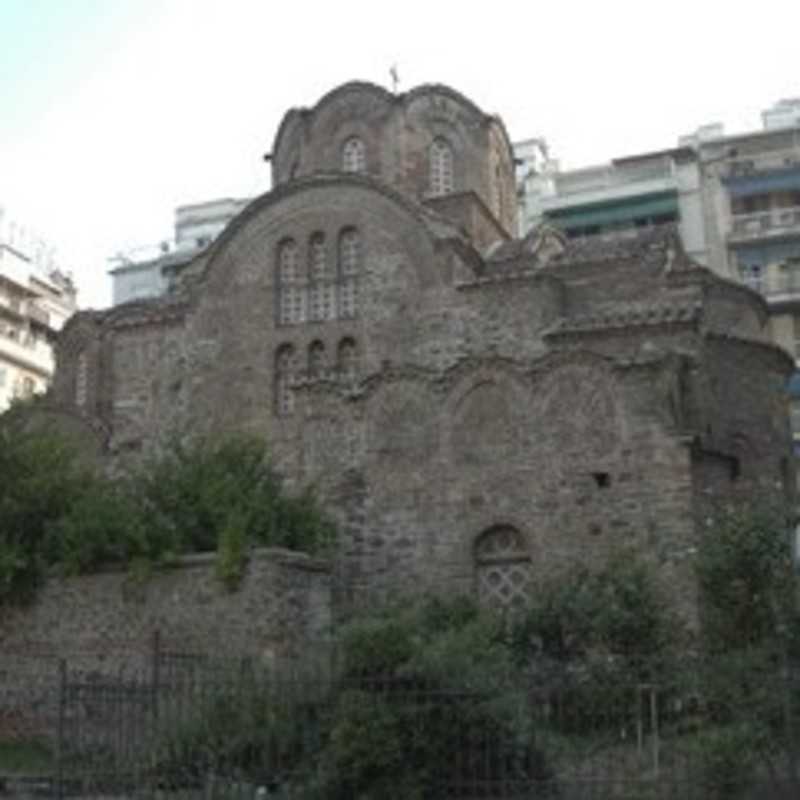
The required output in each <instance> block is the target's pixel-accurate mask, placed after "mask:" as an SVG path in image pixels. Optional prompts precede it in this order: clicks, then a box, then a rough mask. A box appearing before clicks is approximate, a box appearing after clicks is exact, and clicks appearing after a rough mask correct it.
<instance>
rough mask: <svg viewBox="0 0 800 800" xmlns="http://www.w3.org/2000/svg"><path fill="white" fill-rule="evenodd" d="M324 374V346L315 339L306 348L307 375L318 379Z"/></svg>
mask: <svg viewBox="0 0 800 800" xmlns="http://www.w3.org/2000/svg"><path fill="white" fill-rule="evenodd" d="M324 373H325V345H324V344H323V343H322V342H320V341H319V339H317V340H316V341H313V342H311V344H310V345H309V346H308V374H309V377H311V378H320V377H322V375H323V374H324Z"/></svg>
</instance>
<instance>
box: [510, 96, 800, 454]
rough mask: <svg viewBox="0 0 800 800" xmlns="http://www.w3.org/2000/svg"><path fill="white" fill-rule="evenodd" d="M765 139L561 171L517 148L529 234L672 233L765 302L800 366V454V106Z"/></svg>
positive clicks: (775, 334)
mask: <svg viewBox="0 0 800 800" xmlns="http://www.w3.org/2000/svg"><path fill="white" fill-rule="evenodd" d="M762 122H763V129H762V130H757V131H751V132H748V133H743V134H736V135H733V136H726V135H725V131H724V129H723V126H722V125H720V124H719V123H712V124H708V125H703V126H702V127H700V128H698V129H697V130H696V131H695V132H694V133H692V134H689V135H686V136H682V137H681V138H680V140H679V143H678V147H676V148H673V149H669V150H664V151H660V152H656V153H647V154H644V155H639V156H629V157H624V158H618V159H614V160H613V161H611V162H610V163H609V164H602V165H599V166H591V167H585V168H582V169H575V170H569V171H561V170H559V168H558V162H557V161H554V160H552V159H550V158H549V156H548V154H547V150H546V147H545V148H544V149H542V148H541V147H539V148H538V149H537V148H535V147H532V146H531V142H532V141H533V142H538V141H540V140H527V141H525V142H520V144H519V145H515V152H516V155H517V159H518V164H519V172H518V177H519V181H520V183H519V185H520V204H521V212H522V213H521V215H520V216H521V218H522V219H523V225H524V228H523V232H524V231H526V230H528V229H529V228H530V227H531V226H533V225H535V224H537V223H540V222H542V221H547V222H549V223H552V224H554V225H556V226H558V227H560V228H561V229H562V230H563V231H564V232H565V233H566V234H567V236H570V237H574V236H595V235H620V234H623V235H624V232H625V230H627V229H630V228H634V227H641V226H645V225H652V224H659V223H673V224H676V225H677V226H678V229H679V231H680V234H681V238H682V241H683V245H684V248H685V249H686V251H687V252H688V253H689V255H690V256H692V257H693V258H694V259H695V260H696V261H698V262H699V263H701V264H704V265H705V266H707V267H709V268H710V269H712V270H713V271H714V272H716V273H718V274H720V275H723V276H724V277H727V278H730V279H732V280H737V281H741V282H743V283H746V284H747V285H748V286H750V287H751V288H753V289H755V290H756V291H758V292H760V293H761V294H762V295H763V296H764V299H765V300H766V302H767V306H768V308H769V312H770V330H771V334H772V338H773V340H774V341H775V342H776V343H778V344H780V345H781V346H782V347H784V349H785V350H787V352H789V353H790V355H791V356H792V357H793V358H794V359H795V360H796V361H797V364H798V372H797V373H796V375H795V378H794V379H793V380H792V382H791V384H790V387H789V390H790V395H791V399H792V408H793V427H794V430H795V438H796V442H797V449H798V454H800V98H798V99H792V100H781V101H780V102H778V103H777V104H776V105H774V106H773V107H772V108H770V109H768V110H766V111H764V112H763V114H762Z"/></svg>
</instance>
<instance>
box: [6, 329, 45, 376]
mask: <svg viewBox="0 0 800 800" xmlns="http://www.w3.org/2000/svg"><path fill="white" fill-rule="evenodd" d="M0 358H6V359H9V360H11V361H14V362H15V363H17V364H20V365H21V366H23V367H25V368H27V369H30V370H33V371H34V372H39V373H40V374H42V375H43V376H50V375H52V373H53V367H54V363H53V351H52V349H51V348H50V346H49V345H48V344H47V343H45V342H43V341H41V340H40V339H39V340H34V339H32V338H29V337H27V336H26V337H24V338H23V339H22V340H20V339H11V338H9V337H8V336H7V335H0Z"/></svg>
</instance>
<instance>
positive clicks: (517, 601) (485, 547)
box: [475, 525, 531, 609]
mask: <svg viewBox="0 0 800 800" xmlns="http://www.w3.org/2000/svg"><path fill="white" fill-rule="evenodd" d="M475 566H476V574H477V588H478V599H479V602H480V603H481V604H482V605H485V606H490V607H494V608H499V609H508V608H524V607H525V606H527V605H528V603H529V601H530V591H531V586H530V584H531V565H530V556H529V554H528V553H527V551H526V548H525V542H524V540H523V538H522V536H521V534H520V533H519V531H518V530H516V528H512V527H511V526H508V525H502V526H497V527H495V528H491V529H490V530H488V531H486V533H484V534H483V535H482V536H481V537H480V538H479V539H478V541H477V543H476V545H475Z"/></svg>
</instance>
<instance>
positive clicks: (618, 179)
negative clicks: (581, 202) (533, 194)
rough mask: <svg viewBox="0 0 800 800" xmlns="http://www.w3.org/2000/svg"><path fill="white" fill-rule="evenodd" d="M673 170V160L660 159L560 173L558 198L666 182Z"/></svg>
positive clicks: (557, 178)
mask: <svg viewBox="0 0 800 800" xmlns="http://www.w3.org/2000/svg"><path fill="white" fill-rule="evenodd" d="M673 175H674V173H673V167H672V164H671V162H670V161H668V160H666V159H659V160H657V161H645V162H642V163H636V164H622V165H616V166H613V165H608V164H604V165H602V166H599V167H587V168H585V169H579V170H574V171H572V172H564V173H559V174H557V175H556V176H555V181H556V187H557V193H558V194H559V195H568V194H581V193H583V192H591V191H597V190H602V189H613V188H616V187H621V186H627V185H630V184H633V183H643V182H646V181H664V180H670V179H672V178H673Z"/></svg>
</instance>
